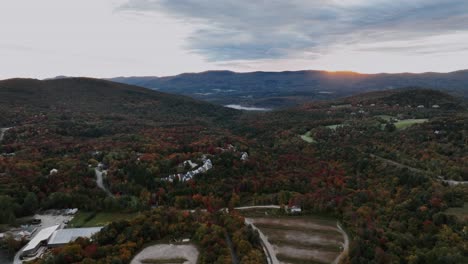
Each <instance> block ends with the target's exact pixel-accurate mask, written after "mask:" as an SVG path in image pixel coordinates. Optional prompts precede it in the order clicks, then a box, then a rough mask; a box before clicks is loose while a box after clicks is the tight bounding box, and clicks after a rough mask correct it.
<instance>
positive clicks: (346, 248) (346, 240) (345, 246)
mask: <svg viewBox="0 0 468 264" xmlns="http://www.w3.org/2000/svg"><path fill="white" fill-rule="evenodd" d="M336 227H337V228H338V230H339V231H340V233H341V234H342V235H343V238H344V243H343V252H341V254H340V255H339V256H338V257H336V259H335V261H333V264H338V263H340V260H341V259H343V258H344V257H345V256H346V255H347V254H348V252H349V237H348V234H346V232H345V231H344V230H343V228H342V227H341V225H340V223H339V222H337V223H336Z"/></svg>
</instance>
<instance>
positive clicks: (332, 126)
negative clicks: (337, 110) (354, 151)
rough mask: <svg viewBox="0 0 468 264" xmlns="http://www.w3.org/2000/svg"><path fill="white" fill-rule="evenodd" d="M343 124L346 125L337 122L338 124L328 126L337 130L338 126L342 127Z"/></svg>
mask: <svg viewBox="0 0 468 264" xmlns="http://www.w3.org/2000/svg"><path fill="white" fill-rule="evenodd" d="M342 126H344V125H343V124H336V125H329V126H326V128H329V129H331V130H336V129H337V128H339V127H342Z"/></svg>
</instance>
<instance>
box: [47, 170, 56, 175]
mask: <svg viewBox="0 0 468 264" xmlns="http://www.w3.org/2000/svg"><path fill="white" fill-rule="evenodd" d="M57 173H58V170H57V169H51V170H50V172H49V175H55V174H57Z"/></svg>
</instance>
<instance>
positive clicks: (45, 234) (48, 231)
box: [23, 225, 59, 251]
mask: <svg viewBox="0 0 468 264" xmlns="http://www.w3.org/2000/svg"><path fill="white" fill-rule="evenodd" d="M58 227H59V225H54V226H51V227H47V228H44V229H42V230H41V231H39V233H37V235H35V236H34V237H33V239H31V241H29V243H28V244H27V245H26V246H25V247H24V249H23V251H28V250H32V249H35V248H36V247H37V245H39V244H40V243H41V242H42V241H44V240H47V239H48V238H49V237H50V236H51V235H52V234H53V233H54V231H55V230H57V228H58Z"/></svg>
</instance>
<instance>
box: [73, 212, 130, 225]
mask: <svg viewBox="0 0 468 264" xmlns="http://www.w3.org/2000/svg"><path fill="white" fill-rule="evenodd" d="M137 215H138V213H109V212H102V213H96V212H83V211H80V212H78V213H77V214H76V215H75V217H73V219H72V220H71V221H70V223H69V224H68V226H69V227H94V226H105V225H107V224H109V223H111V222H115V221H119V220H130V219H132V218H134V217H135V216H137Z"/></svg>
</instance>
